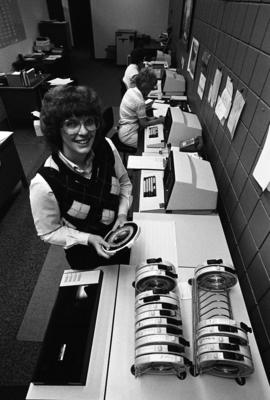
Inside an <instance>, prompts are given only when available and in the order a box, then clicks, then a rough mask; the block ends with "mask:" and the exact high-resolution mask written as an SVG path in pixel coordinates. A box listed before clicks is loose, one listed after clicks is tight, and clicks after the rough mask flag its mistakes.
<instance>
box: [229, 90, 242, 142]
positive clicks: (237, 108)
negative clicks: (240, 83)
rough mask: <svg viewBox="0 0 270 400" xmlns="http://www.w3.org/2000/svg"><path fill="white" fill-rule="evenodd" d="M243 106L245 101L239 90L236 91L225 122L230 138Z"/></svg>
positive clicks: (232, 135)
mask: <svg viewBox="0 0 270 400" xmlns="http://www.w3.org/2000/svg"><path fill="white" fill-rule="evenodd" d="M244 105H245V100H244V98H243V96H242V94H241V93H240V92H239V90H237V91H236V93H235V96H234V100H233V105H232V108H231V112H230V115H229V119H228V122H227V127H228V129H229V131H230V134H231V137H232V138H233V137H234V132H235V129H236V126H237V124H238V121H239V118H240V115H241V112H242V110H243V107H244Z"/></svg>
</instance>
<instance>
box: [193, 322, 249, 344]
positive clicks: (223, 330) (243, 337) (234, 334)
mask: <svg viewBox="0 0 270 400" xmlns="http://www.w3.org/2000/svg"><path fill="white" fill-rule="evenodd" d="M212 335H213V336H218V335H220V336H224V335H226V336H228V337H229V338H230V339H236V340H238V341H239V342H240V343H241V344H243V345H245V344H247V343H248V336H247V333H246V331H244V330H243V329H239V328H235V327H229V328H228V326H226V325H213V326H207V327H205V328H201V329H198V330H197V332H196V338H197V340H199V339H202V338H205V337H209V336H212Z"/></svg>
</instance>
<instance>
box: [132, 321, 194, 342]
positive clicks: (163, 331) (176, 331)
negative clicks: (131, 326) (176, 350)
mask: <svg viewBox="0 0 270 400" xmlns="http://www.w3.org/2000/svg"><path fill="white" fill-rule="evenodd" d="M182 333H183V331H182V329H180V328H179V327H177V326H155V327H151V328H143V329H140V330H139V331H137V332H135V340H136V339H139V338H141V337H144V336H148V335H174V336H178V337H180V342H181V343H182V344H183V345H184V346H189V343H188V342H187V341H186V340H185V339H184V338H183V337H182Z"/></svg>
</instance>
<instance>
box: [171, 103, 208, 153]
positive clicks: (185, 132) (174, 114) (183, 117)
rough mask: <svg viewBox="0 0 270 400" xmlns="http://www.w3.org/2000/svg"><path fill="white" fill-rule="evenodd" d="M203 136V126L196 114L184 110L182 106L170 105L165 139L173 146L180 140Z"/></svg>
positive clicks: (177, 144)
mask: <svg viewBox="0 0 270 400" xmlns="http://www.w3.org/2000/svg"><path fill="white" fill-rule="evenodd" d="M197 136H202V126H201V123H200V121H199V118H198V117H197V115H196V114H193V113H188V112H185V111H182V110H181V108H180V107H170V108H168V110H167V114H166V117H165V122H164V140H165V142H166V143H170V144H171V145H172V146H177V147H178V146H179V144H180V141H182V140H186V139H191V138H194V137H197Z"/></svg>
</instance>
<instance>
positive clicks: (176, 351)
mask: <svg viewBox="0 0 270 400" xmlns="http://www.w3.org/2000/svg"><path fill="white" fill-rule="evenodd" d="M177 277H178V276H177V273H176V269H175V267H174V265H173V264H171V263H170V262H168V261H165V260H162V259H161V258H157V259H149V260H146V261H145V262H143V263H141V264H139V265H137V266H136V273H135V282H134V283H133V286H134V287H135V363H134V365H132V367H131V372H132V374H133V375H135V377H138V376H141V375H143V374H156V375H172V374H174V375H176V376H177V377H178V378H179V379H181V380H182V379H185V378H186V375H187V372H186V371H187V366H191V363H190V361H189V360H188V359H187V358H186V357H185V347H186V346H189V342H188V341H187V340H186V339H185V338H184V337H183V329H182V319H181V310H180V301H179V292H178V286H177Z"/></svg>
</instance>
